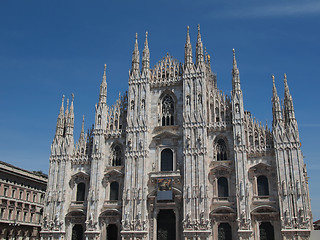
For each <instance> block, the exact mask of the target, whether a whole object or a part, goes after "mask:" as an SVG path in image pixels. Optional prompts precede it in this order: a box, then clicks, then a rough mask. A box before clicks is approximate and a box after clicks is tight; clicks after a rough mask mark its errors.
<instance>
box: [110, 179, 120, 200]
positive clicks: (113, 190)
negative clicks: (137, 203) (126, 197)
mask: <svg viewBox="0 0 320 240" xmlns="http://www.w3.org/2000/svg"><path fill="white" fill-rule="evenodd" d="M110 200H113V201H115V200H119V183H118V182H112V183H111V184H110Z"/></svg>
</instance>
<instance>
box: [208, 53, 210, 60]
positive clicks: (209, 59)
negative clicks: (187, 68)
mask: <svg viewBox="0 0 320 240" xmlns="http://www.w3.org/2000/svg"><path fill="white" fill-rule="evenodd" d="M208 62H210V55H209V54H208Z"/></svg>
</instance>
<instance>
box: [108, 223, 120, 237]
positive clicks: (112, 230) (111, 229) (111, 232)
mask: <svg viewBox="0 0 320 240" xmlns="http://www.w3.org/2000/svg"><path fill="white" fill-rule="evenodd" d="M107 240H118V227H117V225H115V224H109V225H108V227H107Z"/></svg>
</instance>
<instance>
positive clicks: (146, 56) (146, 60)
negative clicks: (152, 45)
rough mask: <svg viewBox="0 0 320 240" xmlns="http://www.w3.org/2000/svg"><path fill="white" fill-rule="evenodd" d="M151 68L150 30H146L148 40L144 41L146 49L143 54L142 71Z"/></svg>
mask: <svg viewBox="0 0 320 240" xmlns="http://www.w3.org/2000/svg"><path fill="white" fill-rule="evenodd" d="M149 68H150V51H149V47H148V32H146V40H145V42H144V49H143V54H142V72H143V71H146V70H149Z"/></svg>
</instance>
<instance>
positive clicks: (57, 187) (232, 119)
mask: <svg viewBox="0 0 320 240" xmlns="http://www.w3.org/2000/svg"><path fill="white" fill-rule="evenodd" d="M184 50H185V59H184V62H183V63H179V62H178V61H177V60H175V59H174V58H173V57H171V56H170V55H169V54H167V55H166V56H165V57H164V58H163V59H162V60H161V61H160V62H159V63H158V64H157V65H156V66H155V67H154V68H150V52H149V47H148V40H147V35H146V39H145V43H144V49H143V53H142V61H141V67H140V53H139V48H138V39H137V36H136V41H135V45H134V51H133V54H132V68H131V70H130V72H129V89H128V92H126V93H125V94H124V95H122V96H121V95H120V94H119V99H118V100H117V101H116V103H115V104H114V105H113V106H108V105H107V77H106V75H107V74H106V66H105V67H104V73H103V77H102V83H101V86H100V94H99V102H98V103H97V104H96V106H95V123H94V125H93V127H92V128H91V129H89V130H88V133H87V134H86V135H85V134H84V123H82V130H81V134H80V139H79V140H78V142H77V143H76V144H75V143H74V137H73V128H74V123H73V122H74V106H73V102H74V97H73V96H72V100H71V104H70V107H69V101H67V106H66V110H64V107H65V105H64V97H63V99H62V105H61V108H60V113H59V115H58V120H57V127H56V134H55V137H54V140H53V143H52V146H51V156H50V170H49V184H48V189H47V194H46V207H45V221H44V223H43V229H42V238H43V239H84V238H86V239H141V240H142V239H219V240H220V239H248V240H249V239H261V240H263V239H267V240H271V239H286V240H287V239H292V240H293V239H308V237H309V235H310V231H311V229H312V224H311V223H312V213H311V209H310V197H309V190H308V177H307V173H306V166H305V164H304V162H303V156H302V153H301V149H300V141H299V131H298V125H297V121H296V118H295V113H294V108H293V102H292V97H291V94H290V92H289V88H288V84H287V78H286V76H285V77H284V85H285V95H284V101H283V103H281V102H280V99H279V97H278V95H277V90H276V86H275V80H274V78H273V97H272V114H273V122H272V129H270V128H269V127H268V126H267V125H265V126H263V125H262V124H261V122H258V121H257V120H256V119H255V118H254V117H252V116H251V113H250V112H248V111H245V110H244V103H243V93H242V90H241V84H240V74H239V69H238V66H237V62H236V57H235V51H234V50H233V67H232V92H231V95H230V96H227V95H225V94H224V93H222V92H221V91H220V90H219V89H218V87H217V77H216V74H215V73H214V72H213V71H212V68H211V63H210V56H209V55H208V54H207V53H206V52H204V49H203V43H202V40H201V34H200V27H198V36H197V43H196V54H195V57H194V59H195V61H193V56H192V47H191V42H190V36H189V28H188V31H187V39H186V44H185V49H184ZM270 112H271V110H270Z"/></svg>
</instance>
